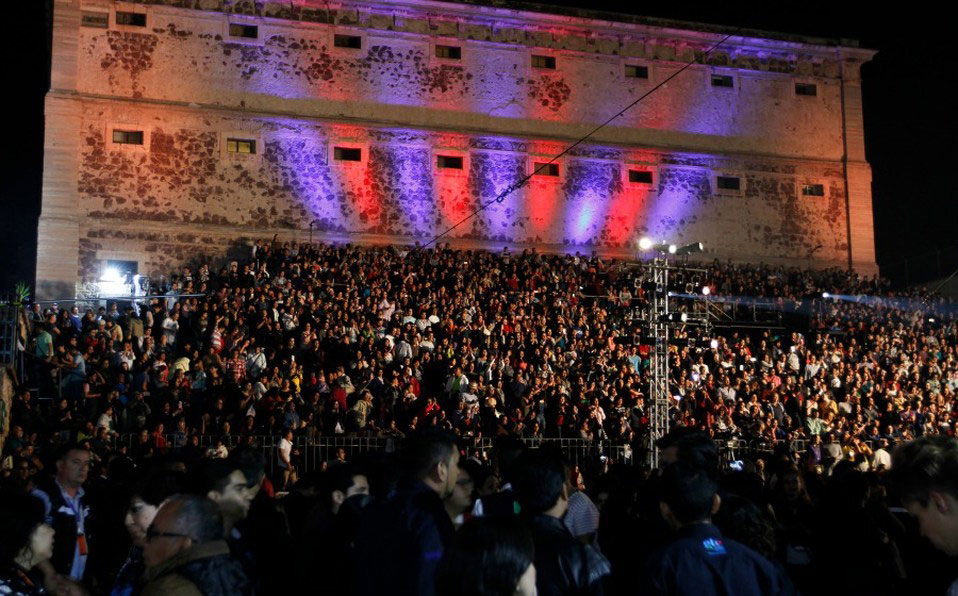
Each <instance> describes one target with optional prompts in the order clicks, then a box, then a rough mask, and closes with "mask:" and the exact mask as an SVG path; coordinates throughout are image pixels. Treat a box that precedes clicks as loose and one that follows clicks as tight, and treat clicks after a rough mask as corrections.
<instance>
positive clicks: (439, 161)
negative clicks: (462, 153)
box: [436, 155, 462, 170]
mask: <svg viewBox="0 0 958 596" xmlns="http://www.w3.org/2000/svg"><path fill="white" fill-rule="evenodd" d="M436 167H437V168H439V169H442V170H461V169H462V158H461V157H457V156H454V155H438V156H436Z"/></svg>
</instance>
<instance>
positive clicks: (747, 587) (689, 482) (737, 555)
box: [642, 461, 797, 596]
mask: <svg viewBox="0 0 958 596" xmlns="http://www.w3.org/2000/svg"><path fill="white" fill-rule="evenodd" d="M720 503H721V499H720V498H719V496H718V485H717V484H716V482H715V480H714V478H713V476H712V474H710V473H709V472H707V471H705V470H703V469H701V468H699V467H697V466H694V465H692V464H688V463H686V462H684V461H678V462H676V463H673V464H670V465H669V466H668V467H667V468H665V470H664V471H663V473H662V500H661V502H660V505H659V506H660V509H661V511H662V516H663V517H664V518H665V519H666V521H667V522H668V523H669V525H670V526H671V527H672V528H673V529H674V530H675V535H674V537H673V539H672V541H671V542H670V543H669V544H668V545H667V546H665V547H663V548H662V549H661V550H660V551H658V552H657V553H654V554H653V555H652V556H651V557H650V558H649V560H648V563H647V565H646V567H645V571H644V577H645V579H644V580H643V581H642V585H643V586H646V590H645V592H644V593H648V594H702V595H706V596H707V595H712V594H716V595H717V594H737V595H742V596H747V595H750V594H755V595H757V596H758V595H765V594H777V595H786V594H797V592H796V591H795V588H794V586H792V584H791V582H790V581H789V580H788V578H787V577H786V576H785V573H784V572H783V571H782V570H781V569H779V568H778V567H776V566H775V565H773V564H772V563H770V562H769V561H767V560H766V559H765V558H763V557H762V556H761V555H760V554H758V553H756V552H755V551H753V550H751V549H749V548H748V547H746V546H744V545H742V544H739V543H738V542H735V541H733V540H728V539H726V538H724V537H723V536H722V533H721V532H720V531H719V530H718V528H716V527H715V526H713V525H712V516H713V515H714V514H715V513H716V512H717V511H718V509H719V505H720Z"/></svg>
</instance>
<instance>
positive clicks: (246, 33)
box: [230, 23, 259, 39]
mask: <svg viewBox="0 0 958 596" xmlns="http://www.w3.org/2000/svg"><path fill="white" fill-rule="evenodd" d="M230 36H231V37H245V38H247V39H256V38H258V37H259V27H257V26H256V25H240V24H237V23H230Z"/></svg>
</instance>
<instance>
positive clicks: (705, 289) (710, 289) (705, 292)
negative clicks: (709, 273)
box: [702, 286, 712, 296]
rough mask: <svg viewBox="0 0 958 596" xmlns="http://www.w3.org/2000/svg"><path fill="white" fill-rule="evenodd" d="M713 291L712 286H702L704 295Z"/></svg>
mask: <svg viewBox="0 0 958 596" xmlns="http://www.w3.org/2000/svg"><path fill="white" fill-rule="evenodd" d="M711 293H712V288H710V287H708V286H702V295H703V296H708V295H709V294H711Z"/></svg>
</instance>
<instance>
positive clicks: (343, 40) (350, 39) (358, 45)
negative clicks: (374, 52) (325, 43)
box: [333, 35, 363, 50]
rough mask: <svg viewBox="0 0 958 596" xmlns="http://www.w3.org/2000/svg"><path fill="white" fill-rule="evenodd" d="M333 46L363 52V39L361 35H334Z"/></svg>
mask: <svg viewBox="0 0 958 596" xmlns="http://www.w3.org/2000/svg"><path fill="white" fill-rule="evenodd" d="M333 45H334V46H336V47H337V48H349V49H351V50H361V49H363V38H362V37H361V36H359V35H334V36H333Z"/></svg>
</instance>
